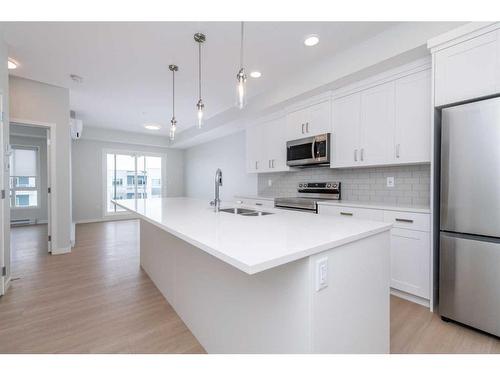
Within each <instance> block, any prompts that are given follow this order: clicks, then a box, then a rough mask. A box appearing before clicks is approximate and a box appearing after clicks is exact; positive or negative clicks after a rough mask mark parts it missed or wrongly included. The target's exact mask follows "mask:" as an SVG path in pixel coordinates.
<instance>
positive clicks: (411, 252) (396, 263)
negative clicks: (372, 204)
mask: <svg viewBox="0 0 500 375" xmlns="http://www.w3.org/2000/svg"><path fill="white" fill-rule="evenodd" d="M391 288H394V289H398V290H401V291H403V292H406V293H410V294H413V295H415V296H418V297H421V298H425V299H429V298H430V290H429V289H430V234H429V232H420V231H416V230H408V229H400V228H392V229H391Z"/></svg>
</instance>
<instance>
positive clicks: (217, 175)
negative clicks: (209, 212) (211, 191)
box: [210, 168, 222, 212]
mask: <svg viewBox="0 0 500 375" xmlns="http://www.w3.org/2000/svg"><path fill="white" fill-rule="evenodd" d="M220 186H222V171H221V170H220V168H219V169H217V171H216V172H215V198H214V200H213V201H211V202H210V205H211V206H214V212H219V210H220V194H219V187H220Z"/></svg>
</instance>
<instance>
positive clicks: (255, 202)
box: [236, 198, 274, 207]
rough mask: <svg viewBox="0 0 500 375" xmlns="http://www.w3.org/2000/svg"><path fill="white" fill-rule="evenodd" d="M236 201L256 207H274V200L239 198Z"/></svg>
mask: <svg viewBox="0 0 500 375" xmlns="http://www.w3.org/2000/svg"><path fill="white" fill-rule="evenodd" d="M236 202H238V203H240V202H241V204H244V205H247V206H256V207H274V201H272V200H267V199H245V198H241V199H237V200H236Z"/></svg>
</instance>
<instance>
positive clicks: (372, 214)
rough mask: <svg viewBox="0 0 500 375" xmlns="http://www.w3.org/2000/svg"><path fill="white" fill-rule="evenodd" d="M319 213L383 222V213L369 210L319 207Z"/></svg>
mask: <svg viewBox="0 0 500 375" xmlns="http://www.w3.org/2000/svg"><path fill="white" fill-rule="evenodd" d="M319 213H320V214H328V215H337V216H343V217H352V218H356V219H363V220H374V221H384V212H383V211H381V210H372V209H369V208H359V207H341V206H327V205H320V206H319Z"/></svg>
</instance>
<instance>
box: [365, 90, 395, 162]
mask: <svg viewBox="0 0 500 375" xmlns="http://www.w3.org/2000/svg"><path fill="white" fill-rule="evenodd" d="M394 105H395V102H394V82H389V83H385V84H383V85H379V86H375V87H372V88H370V89H368V90H365V91H363V92H361V126H360V151H359V161H360V163H361V164H363V165H375V164H384V163H388V162H390V160H391V159H392V155H393V150H394Z"/></svg>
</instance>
